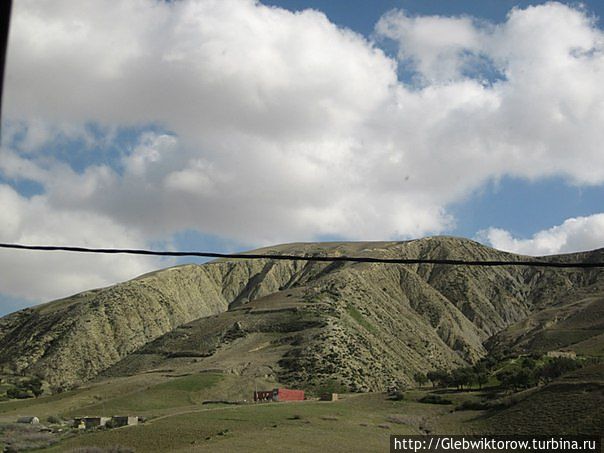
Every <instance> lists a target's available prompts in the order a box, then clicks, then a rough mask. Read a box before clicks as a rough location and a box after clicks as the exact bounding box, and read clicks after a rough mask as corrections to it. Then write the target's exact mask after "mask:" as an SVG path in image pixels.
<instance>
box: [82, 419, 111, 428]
mask: <svg viewBox="0 0 604 453" xmlns="http://www.w3.org/2000/svg"><path fill="white" fill-rule="evenodd" d="M109 420H111V417H84V418H82V421H83V422H84V425H85V426H86V429H94V428H101V427H103V426H105V425H106V424H107V422H108V421H109Z"/></svg>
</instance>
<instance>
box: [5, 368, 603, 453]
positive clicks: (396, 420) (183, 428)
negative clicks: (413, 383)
mask: <svg viewBox="0 0 604 453" xmlns="http://www.w3.org/2000/svg"><path fill="white" fill-rule="evenodd" d="M603 374H604V365H602V364H600V365H596V366H592V367H586V368H582V369H580V370H577V371H576V372H573V373H571V374H569V375H566V376H564V377H563V378H562V379H560V380H558V381H556V382H554V383H552V384H551V385H548V386H544V387H538V388H533V389H530V390H527V391H523V392H520V393H516V394H513V395H509V394H507V395H506V394H502V393H500V392H497V391H495V390H493V389H487V390H483V391H478V390H472V391H456V390H453V389H437V390H433V389H431V388H427V387H426V388H421V389H414V390H408V391H406V392H404V399H403V400H401V401H395V400H391V399H390V398H388V396H387V395H386V394H383V393H366V394H347V395H344V397H343V399H341V400H339V401H335V402H320V401H316V400H307V401H304V402H296V403H294V402H292V403H264V404H254V403H248V404H237V405H234V404H229V405H227V404H220V403H219V404H213V403H212V404H204V402H206V403H207V402H208V400H221V399H230V400H234V399H237V400H239V401H240V402H241V399H242V397H245V396H247V397H248V399H250V398H249V397H250V396H251V393H252V391H253V388H254V385H255V383H254V382H249V381H248V380H243V379H242V378H241V377H240V376H236V375H233V374H221V373H216V372H207V373H194V374H188V375H181V376H175V375H171V374H165V373H164V374H162V373H147V374H141V375H137V376H132V377H129V378H122V379H112V380H108V381H104V382H98V383H96V384H93V385H91V386H89V387H85V388H80V389H77V390H74V391H70V392H66V393H63V394H59V395H54V396H49V397H42V398H39V399H37V400H35V399H29V400H24V401H10V402H4V403H0V421H2V422H4V425H1V424H0V427H1V426H4V427H5V428H4V431H5V432H12V433H13V437H15V436H16V437H17V438H18V434H19V433H17V434H14V433H15V428H14V425H11V423H14V421H15V419H16V417H17V416H18V415H36V416H38V417H39V418H40V419H41V420H42V421H43V422H45V421H46V417H47V416H48V415H55V416H59V417H62V418H64V419H69V418H70V417H73V416H77V415H105V416H107V415H117V414H125V415H138V416H144V417H145V418H146V421H145V422H144V423H142V424H139V425H138V426H130V427H123V428H117V429H101V430H97V431H76V430H71V429H68V428H66V427H65V426H63V431H62V432H59V433H53V434H52V437H51V438H50V437H49V438H48V439H46V438H42V437H41V434H36V433H35V432H31V433H29V434H27V432H26V430H25V431H24V434H23V436H26V435H29V436H30V437H32V438H34V439H35V438H37V437H39V438H40V442H41V443H39V445H40V446H44V445H46V446H47V448H46V450H44V451H50V452H59V451H60V452H64V451H70V450H73V449H77V448H80V447H88V446H97V447H101V448H110V447H112V446H115V445H121V446H123V447H130V448H132V449H134V450H135V451H137V452H165V451H176V452H189V451H218V452H230V451H237V450H238V449H240V450H243V451H273V450H282V451H283V450H291V451H317V450H321V449H324V448H325V447H326V446H328V447H329V450H330V451H336V452H337V451H355V452H357V451H359V452H363V451H367V452H369V451H384V450H386V449H387V448H388V441H389V436H390V435H391V434H429V433H432V434H462V433H463V434H486V433H494V434H495V433H496V434H502V433H524V434H547V433H549V434H557V435H560V434H565V433H567V434H571V433H573V434H576V433H580V434H587V433H592V434H593V433H601V430H602V428H601V427H602V426H604V420H603V419H602V411H601V407H603V406H604V392H603V389H604V387H603V385H602V375H603ZM270 385H271V384H270V383H260V388H265V387H266V388H270ZM426 395H432V397H434V396H438V397H440V398H442V399H445V400H448V401H449V404H426V403H422V402H420V401H419V400H421V399H422V398H424V397H425V396H426ZM486 402H491V403H494V404H493V406H492V408H491V409H484V410H460V407H461V405H462V404H466V406H468V403H475V404H484V403H486ZM598 414H599V415H598ZM55 427H57V426H55ZM52 442H57V443H56V444H54V445H52Z"/></svg>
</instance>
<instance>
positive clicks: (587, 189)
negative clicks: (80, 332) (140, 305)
mask: <svg viewBox="0 0 604 453" xmlns="http://www.w3.org/2000/svg"><path fill="white" fill-rule="evenodd" d="M109 4H110V5H111V7H110V8H109V7H108V5H109ZM267 6H270V8H269V7H267ZM603 12H604V5H603V4H602V2H599V1H588V2H582V3H578V2H550V3H546V2H535V1H521V2H519V1H507V0H487V1H480V2H476V1H435V0H432V1H419V0H413V1H411V0H408V1H406V0H399V1H388V0H376V1H371V2H367V1H361V0H347V1H316V0H312V1H311V0H266V1H264V2H261V3H258V2H254V1H252V0H222V1H213V0H183V1H181V2H176V3H170V2H158V1H155V0H146V1H144V2H139V3H137V4H136V5H135V4H134V3H132V2H128V1H126V0H123V1H116V2H111V3H108V2H106V1H104V0H98V1H95V2H91V3H90V5H89V7H86V8H84V7H82V6H81V5H80V4H74V3H73V2H70V1H68V0H55V1H52V2H51V1H50V0H49V1H38V2H29V1H24V2H17V4H16V5H15V11H14V17H13V23H12V28H11V35H10V44H9V54H8V64H7V76H6V82H5V90H6V91H5V92H6V97H5V99H6V102H5V105H4V106H3V124H2V127H3V142H2V149H1V150H0V205H1V206H2V208H3V209H2V212H1V213H0V241H3V242H21V243H55V244H75V245H83V246H91V247H154V248H173V249H197V250H200V249H204V250H213V251H233V250H242V249H248V248H254V247H258V246H264V245H267V244H274V243H281V242H293V241H316V240H366V239H367V240H380V239H384V240H390V239H400V240H404V239H409V238H416V237H421V236H426V235H435V234H451V235H458V236H464V237H469V238H474V239H478V240H480V241H481V242H483V243H485V244H488V245H491V246H494V247H497V248H500V249H504V250H509V251H513V252H517V253H525V254H529V255H543V254H553V253H565V252H572V251H577V250H587V249H594V248H599V247H602V246H604V214H603V213H604V209H603V206H602V204H603V203H602V202H603V200H604V153H602V150H601V143H603V142H604V132H603V130H602V127H601V124H602V122H603V121H604V88H603V87H602V86H601V85H602V83H601V80H602V79H603V78H604V48H603V47H602V46H603V43H604V34H603V31H602V22H601V20H600V19H599V18H600V17H601V16H602V14H603ZM131 17H137V21H136V22H132V20H131V19H130V18H131ZM180 262H183V261H182V260H180V261H174V260H153V259H148V258H138V257H95V256H78V257H74V256H72V255H68V254H61V253H58V254H54V255H52V256H50V255H49V256H40V255H36V254H34V253H24V252H15V253H4V252H3V254H2V255H0V266H2V268H3V272H2V276H0V312H2V313H6V312H9V311H12V310H14V309H17V308H20V307H23V306H28V305H32V304H35V303H39V302H42V301H45V300H50V299H53V298H57V297H63V296H67V295H69V294H72V293H74V292H76V291H81V290H84V289H88V288H91V287H97V286H103V285H108V284H112V283H115V282H117V281H122V280H125V279H127V278H132V277H134V276H136V275H138V274H140V273H144V272H147V271H149V270H151V269H156V268H159V267H162V266H167V265H173V264H178V263H180Z"/></svg>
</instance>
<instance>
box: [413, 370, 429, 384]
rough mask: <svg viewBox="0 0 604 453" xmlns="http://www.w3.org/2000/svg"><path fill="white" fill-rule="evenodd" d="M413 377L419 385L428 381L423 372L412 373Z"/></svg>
mask: <svg viewBox="0 0 604 453" xmlns="http://www.w3.org/2000/svg"><path fill="white" fill-rule="evenodd" d="M413 379H414V380H415V382H417V383H418V384H419V386H420V387H422V386H423V385H424V384H426V383H427V382H428V377H427V376H426V374H425V373H415V374H414V375H413Z"/></svg>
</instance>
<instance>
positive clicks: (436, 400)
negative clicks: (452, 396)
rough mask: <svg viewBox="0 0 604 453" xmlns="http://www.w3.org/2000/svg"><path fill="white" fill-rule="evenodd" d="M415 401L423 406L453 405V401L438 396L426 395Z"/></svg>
mask: <svg viewBox="0 0 604 453" xmlns="http://www.w3.org/2000/svg"><path fill="white" fill-rule="evenodd" d="M417 401H418V402H420V403H425V404H453V401H451V400H448V399H446V398H443V397H442V396H440V395H426V396H424V397H423V398H420V399H419V400H417Z"/></svg>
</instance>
